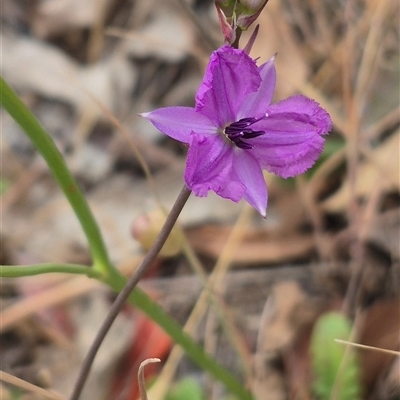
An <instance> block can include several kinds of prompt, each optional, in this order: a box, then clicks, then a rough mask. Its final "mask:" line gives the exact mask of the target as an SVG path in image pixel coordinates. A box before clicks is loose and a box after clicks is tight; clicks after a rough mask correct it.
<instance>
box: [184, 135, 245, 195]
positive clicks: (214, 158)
mask: <svg viewBox="0 0 400 400" xmlns="http://www.w3.org/2000/svg"><path fill="white" fill-rule="evenodd" d="M232 161H233V147H232V146H231V145H229V144H228V143H227V142H226V141H225V139H224V138H223V137H222V136H219V135H213V136H203V135H198V134H196V133H192V134H191V135H190V143H189V152H188V156H187V160H186V170H185V182H186V185H187V186H188V188H189V189H191V190H192V191H193V193H194V194H195V195H196V196H200V197H205V196H207V193H208V191H210V190H212V191H214V192H215V193H217V194H218V195H219V196H221V197H224V198H226V199H230V200H233V201H235V202H238V201H239V200H240V199H241V198H242V197H243V193H244V191H245V187H244V186H243V184H242V183H241V182H240V181H239V180H238V179H234V176H233V175H234V174H233V172H232Z"/></svg>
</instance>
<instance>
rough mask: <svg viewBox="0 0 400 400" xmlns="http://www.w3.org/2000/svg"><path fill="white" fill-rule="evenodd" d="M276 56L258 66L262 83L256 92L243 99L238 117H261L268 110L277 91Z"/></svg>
mask: <svg viewBox="0 0 400 400" xmlns="http://www.w3.org/2000/svg"><path fill="white" fill-rule="evenodd" d="M274 61H275V56H274V57H272V58H271V59H270V60H269V61H267V62H266V63H264V64H263V65H261V66H260V67H259V68H258V71H259V73H260V76H261V79H262V81H261V85H260V87H259V88H258V90H257V92H256V93H250V94H248V95H247V96H246V98H245V99H244V101H243V105H242V107H241V109H240V112H239V115H238V119H241V118H246V117H249V116H252V117H255V118H261V117H263V116H264V115H265V113H266V112H267V109H268V107H269V105H270V103H271V101H272V96H273V95H274V91H275V84H276V71H275V66H274Z"/></svg>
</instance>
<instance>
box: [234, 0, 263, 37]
mask: <svg viewBox="0 0 400 400" xmlns="http://www.w3.org/2000/svg"><path fill="white" fill-rule="evenodd" d="M267 3H268V0H240V1H239V2H238V5H237V7H236V9H237V10H236V14H237V26H238V27H239V28H241V29H242V30H246V29H247V28H248V27H249V26H250V25H251V24H252V23H253V22H254V21H255V20H256V19H257V18H258V16H259V15H260V13H261V11H262V10H263V9H264V7H265V6H266V5H267Z"/></svg>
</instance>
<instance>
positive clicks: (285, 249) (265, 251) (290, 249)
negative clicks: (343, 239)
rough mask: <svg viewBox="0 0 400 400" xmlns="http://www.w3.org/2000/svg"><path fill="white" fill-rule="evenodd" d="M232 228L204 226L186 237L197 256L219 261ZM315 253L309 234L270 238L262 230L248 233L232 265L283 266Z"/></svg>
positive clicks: (195, 229)
mask: <svg viewBox="0 0 400 400" xmlns="http://www.w3.org/2000/svg"><path fill="white" fill-rule="evenodd" d="M231 229H232V227H230V226H221V225H204V226H201V227H198V228H193V229H190V230H189V231H188V233H187V235H188V238H189V240H190V242H191V244H192V246H193V248H194V249H195V250H196V251H198V252H199V253H201V254H203V255H206V256H208V257H212V258H218V257H219V255H220V254H221V251H222V249H223V247H224V245H225V242H226V240H227V238H228V236H229V233H230V231H231ZM313 249H314V239H313V236H312V235H311V234H300V233H296V232H292V233H287V234H279V235H276V234H275V235H271V234H269V233H268V232H266V231H265V230H257V229H253V230H249V231H247V232H246V233H245V234H244V238H243V241H242V242H241V244H240V247H239V249H237V251H236V252H235V254H234V255H233V257H232V261H233V262H234V263H245V264H255V263H265V262H267V263H282V262H287V261H291V260H298V259H302V258H306V257H307V256H309V255H310V253H311V252H312V251H313Z"/></svg>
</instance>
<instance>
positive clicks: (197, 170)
mask: <svg viewBox="0 0 400 400" xmlns="http://www.w3.org/2000/svg"><path fill="white" fill-rule="evenodd" d="M275 80H276V73H275V67H274V58H272V59H270V60H269V61H268V62H266V63H265V64H262V65H261V66H260V67H257V65H256V63H255V61H254V60H252V59H251V58H250V57H249V56H248V55H247V54H246V53H245V52H244V51H243V50H238V49H234V48H232V47H230V46H228V45H225V46H222V47H221V48H219V49H218V50H216V51H215V52H214V53H213V54H212V55H211V58H210V61H209V64H208V66H207V69H206V73H205V76H204V79H203V82H202V84H201V85H200V88H199V90H198V91H197V94H196V106H195V107H194V108H191V107H167V108H160V109H158V110H155V111H152V112H149V113H143V114H141V115H142V116H143V117H145V118H147V119H148V120H149V121H150V122H151V123H152V124H153V125H154V126H155V127H156V128H157V129H159V130H160V131H161V132H163V133H165V134H166V135H168V136H170V137H172V138H174V139H176V140H179V141H181V142H183V143H185V144H187V145H189V151H188V156H187V162H186V170H185V182H186V185H187V186H188V188H189V189H191V190H192V191H193V193H194V194H195V195H197V196H206V195H207V193H208V191H209V190H212V191H214V192H215V193H217V194H218V195H219V196H221V197H224V198H227V199H230V200H233V201H235V202H238V201H239V200H241V199H245V200H246V201H247V202H248V203H249V204H250V205H252V206H253V207H254V208H255V209H256V210H257V211H259V212H260V214H261V215H263V216H265V215H266V208H267V188H266V184H265V180H264V176H263V173H262V170H263V169H265V170H267V171H269V172H273V173H275V174H277V175H279V176H281V177H283V178H288V177H292V176H294V175H297V174H300V173H302V172H304V171H306V170H307V169H308V168H310V167H311V166H312V165H313V164H314V162H315V160H316V159H317V158H318V156H319V155H320V154H321V152H322V149H323V146H324V139H323V138H322V137H321V135H324V134H326V133H328V132H329V130H330V129H331V119H330V117H329V114H328V113H327V112H326V111H325V110H324V109H322V108H321V107H320V106H319V104H318V103H316V102H315V101H314V100H311V99H309V98H307V97H304V96H292V97H289V98H288V99H286V100H283V101H281V102H279V103H275V104H271V100H272V96H273V93H274V89H275Z"/></svg>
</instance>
